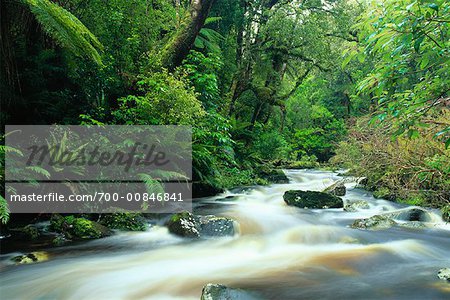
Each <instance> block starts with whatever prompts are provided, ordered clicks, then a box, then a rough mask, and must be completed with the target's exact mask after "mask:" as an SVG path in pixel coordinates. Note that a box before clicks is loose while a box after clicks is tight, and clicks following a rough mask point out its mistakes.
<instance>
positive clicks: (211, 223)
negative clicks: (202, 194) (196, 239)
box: [197, 216, 235, 237]
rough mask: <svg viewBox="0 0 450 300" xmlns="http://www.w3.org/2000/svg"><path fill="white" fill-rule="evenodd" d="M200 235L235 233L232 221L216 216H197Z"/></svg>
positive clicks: (231, 234)
mask: <svg viewBox="0 0 450 300" xmlns="http://www.w3.org/2000/svg"><path fill="white" fill-rule="evenodd" d="M197 218H198V219H197V220H198V224H199V227H200V235H201V236H213V237H217V236H233V235H234V234H235V230H234V221H233V220H231V219H228V218H224V217H217V216H199V217H197Z"/></svg>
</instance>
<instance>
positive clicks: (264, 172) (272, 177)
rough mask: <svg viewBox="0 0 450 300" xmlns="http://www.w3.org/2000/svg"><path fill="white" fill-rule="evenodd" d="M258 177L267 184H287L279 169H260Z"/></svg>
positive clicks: (287, 180) (284, 175) (287, 179)
mask: <svg viewBox="0 0 450 300" xmlns="http://www.w3.org/2000/svg"><path fill="white" fill-rule="evenodd" d="M259 175H260V176H261V178H262V179H265V180H267V181H268V182H269V183H289V178H287V176H286V174H284V172H283V170H281V169H268V168H261V169H260V171H259Z"/></svg>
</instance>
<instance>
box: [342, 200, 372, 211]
mask: <svg viewBox="0 0 450 300" xmlns="http://www.w3.org/2000/svg"><path fill="white" fill-rule="evenodd" d="M368 208H370V206H369V203H368V202H367V201H365V200H356V201H349V202H347V203H345V205H344V210H345V211H348V212H355V211H358V210H360V209H368Z"/></svg>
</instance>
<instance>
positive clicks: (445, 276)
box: [437, 268, 450, 282]
mask: <svg viewBox="0 0 450 300" xmlns="http://www.w3.org/2000/svg"><path fill="white" fill-rule="evenodd" d="M437 276H438V278H439V279H442V280H447V281H448V282H450V268H443V269H440V270H439V271H438V273H437Z"/></svg>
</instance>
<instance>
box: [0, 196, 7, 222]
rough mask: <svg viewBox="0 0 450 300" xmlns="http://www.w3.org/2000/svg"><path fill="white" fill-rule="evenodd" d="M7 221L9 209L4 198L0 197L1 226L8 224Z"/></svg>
mask: <svg viewBox="0 0 450 300" xmlns="http://www.w3.org/2000/svg"><path fill="white" fill-rule="evenodd" d="M8 221H9V207H8V203H6V200H5V198H3V197H2V196H1V195H0V222H1V223H3V224H6V223H8Z"/></svg>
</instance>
